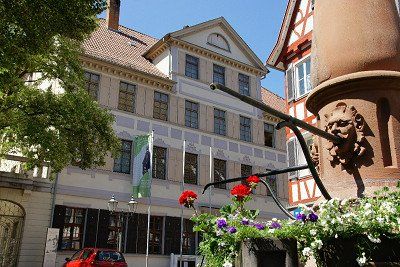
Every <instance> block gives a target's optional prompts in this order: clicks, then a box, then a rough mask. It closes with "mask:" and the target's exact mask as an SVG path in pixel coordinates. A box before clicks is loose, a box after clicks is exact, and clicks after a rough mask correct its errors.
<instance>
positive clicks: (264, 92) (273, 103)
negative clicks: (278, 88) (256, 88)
mask: <svg viewBox="0 0 400 267" xmlns="http://www.w3.org/2000/svg"><path fill="white" fill-rule="evenodd" d="M261 97H262V101H263V102H264V103H265V104H266V105H268V106H270V107H271V108H274V109H276V110H279V111H280V112H283V113H286V105H285V99H283V98H282V97H280V96H279V95H277V94H274V93H272V92H271V91H269V90H268V89H267V88H264V87H261Z"/></svg>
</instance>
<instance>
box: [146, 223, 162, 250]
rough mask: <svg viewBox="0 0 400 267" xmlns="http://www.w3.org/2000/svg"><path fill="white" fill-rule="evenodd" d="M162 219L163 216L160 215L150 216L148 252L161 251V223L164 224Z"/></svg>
mask: <svg viewBox="0 0 400 267" xmlns="http://www.w3.org/2000/svg"><path fill="white" fill-rule="evenodd" d="M163 219H164V218H163V217H160V216H150V239H149V253H150V254H161V253H162V238H163V224H164V223H163ZM145 234H146V233H145ZM144 245H146V244H144Z"/></svg>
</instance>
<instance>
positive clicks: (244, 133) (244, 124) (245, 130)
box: [240, 116, 251, 142]
mask: <svg viewBox="0 0 400 267" xmlns="http://www.w3.org/2000/svg"><path fill="white" fill-rule="evenodd" d="M240 140H242V141H247V142H251V119H250V118H247V117H243V116H240Z"/></svg>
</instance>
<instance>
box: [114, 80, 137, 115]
mask: <svg viewBox="0 0 400 267" xmlns="http://www.w3.org/2000/svg"><path fill="white" fill-rule="evenodd" d="M135 95H136V85H133V84H129V83H125V82H120V83H119V97H118V109H119V110H123V111H128V112H132V113H133V112H135Z"/></svg>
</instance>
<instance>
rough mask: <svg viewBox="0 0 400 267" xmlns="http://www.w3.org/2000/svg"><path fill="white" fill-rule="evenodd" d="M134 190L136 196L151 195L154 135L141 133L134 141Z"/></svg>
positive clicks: (133, 193)
mask: <svg viewBox="0 0 400 267" xmlns="http://www.w3.org/2000/svg"><path fill="white" fill-rule="evenodd" d="M133 144H134V146H133V181H132V186H133V192H132V195H133V197H134V198H142V197H149V196H150V190H151V178H152V167H151V162H152V153H151V152H152V151H153V144H152V135H150V134H147V135H139V136H136V137H135V138H134V142H133Z"/></svg>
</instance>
